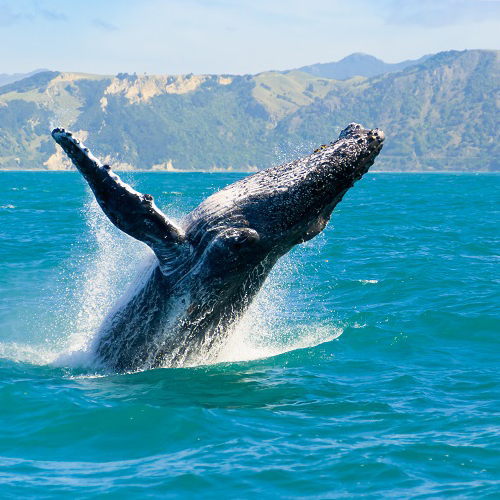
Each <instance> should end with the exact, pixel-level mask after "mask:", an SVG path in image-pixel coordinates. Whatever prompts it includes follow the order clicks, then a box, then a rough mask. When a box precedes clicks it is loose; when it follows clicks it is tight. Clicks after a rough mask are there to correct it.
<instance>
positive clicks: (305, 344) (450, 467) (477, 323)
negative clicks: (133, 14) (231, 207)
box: [0, 172, 500, 499]
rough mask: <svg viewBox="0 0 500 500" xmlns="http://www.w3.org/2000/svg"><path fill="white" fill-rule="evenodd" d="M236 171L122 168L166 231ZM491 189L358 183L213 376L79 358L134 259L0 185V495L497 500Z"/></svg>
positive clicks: (68, 216)
mask: <svg viewBox="0 0 500 500" xmlns="http://www.w3.org/2000/svg"><path fill="white" fill-rule="evenodd" d="M241 176H242V174H231V173H217V174H201V173H193V174H176V173H129V174H123V175H122V177H123V178H124V179H125V180H126V181H127V182H130V183H131V184H132V185H133V186H134V187H135V188H136V189H138V190H140V191H142V192H147V193H152V194H153V195H154V196H155V200H156V203H157V205H158V206H159V207H161V208H162V209H163V210H164V212H165V213H166V214H167V215H168V216H170V217H172V218H173V219H179V218H180V217H182V215H183V214H185V213H187V212H188V211H190V210H191V209H192V208H194V207H195V206H196V205H197V204H198V203H199V202H201V201H202V200H203V199H204V198H205V197H206V196H208V195H209V194H210V193H212V192H214V191H215V190H216V189H219V188H221V187H223V186H225V185H226V184H229V183H231V182H234V181H235V180H237V179H238V178H240V177H241ZM499 194H500V175H493V174H491V175H489V174H452V173H447V174H388V173H368V174H366V175H365V177H364V178H363V179H362V180H361V181H360V182H359V183H357V184H356V185H355V187H354V188H353V189H352V190H351V191H349V193H348V194H347V195H346V197H345V199H344V200H343V201H342V203H341V204H340V205H339V206H338V207H337V209H336V210H335V211H334V214H333V216H332V220H331V222H330V224H329V226H328V227H327V229H326V230H325V231H324V232H323V233H322V234H321V235H320V236H318V237H317V238H315V239H313V240H312V241H310V242H308V243H305V244H303V245H300V246H299V247H297V248H295V249H294V250H293V251H292V252H291V253H290V254H289V255H287V256H286V257H285V258H284V259H282V261H281V262H280V264H279V265H278V267H277V268H276V269H275V270H274V271H273V273H272V275H271V276H270V278H269V280H268V281H267V283H266V285H265V287H264V289H263V290H262V292H261V293H260V294H259V296H258V298H257V300H256V301H255V303H254V304H253V305H252V307H251V309H250V310H249V312H248V313H247V314H246V315H245V317H244V318H243V319H242V321H241V323H240V324H239V325H238V326H237V327H236V328H235V329H234V331H233V332H232V333H231V335H230V338H229V339H228V342H227V344H226V345H225V346H224V348H223V349H222V351H221V353H220V356H219V359H218V360H217V362H215V363H214V364H211V365H204V364H199V365H196V364H195V365H194V366H186V367H182V368H175V369H174V368H170V369H168V368H165V369H156V370H149V371H144V372H139V373H131V374H120V375H118V374H116V375H104V374H102V373H99V372H98V371H96V370H95V368H93V367H92V360H91V359H89V356H88V354H86V352H85V347H86V346H87V345H88V343H89V342H90V341H91V339H92V338H93V336H94V335H95V333H96V330H97V328H98V327H99V324H100V322H101V321H102V319H103V317H104V316H105V314H106V312H107V311H108V309H109V308H110V307H111V306H112V305H113V303H114V301H115V300H117V298H118V297H119V296H120V294H121V293H122V291H123V290H124V288H125V287H126V286H127V283H129V282H130V280H131V279H132V278H133V276H134V273H135V271H136V270H137V268H138V267H139V266H140V263H141V261H142V260H143V259H144V258H147V256H148V252H149V251H148V249H147V248H146V247H145V246H144V245H142V244H141V243H138V242H136V241H134V240H132V239H131V238H129V237H127V236H125V235H123V234H121V233H120V232H119V231H118V230H117V229H115V228H114V227H113V226H112V225H111V224H110V223H109V222H108V220H107V219H106V218H105V217H104V216H103V215H102V214H101V212H100V209H99V208H98V206H97V205H96V203H95V202H94V201H93V197H92V196H91V194H90V191H89V190H88V188H86V186H85V184H84V182H83V180H82V179H81V177H80V176H79V174H78V173H73V172H0V498H2V499H3V498H16V499H17V498H71V499H73V498H120V499H127V498H177V497H182V498H257V497H259V498H277V497H284V498H348V497H349V498H351V497H354V498H363V499H386V498H398V499H400V498H418V499H424V498H482V499H483V498H492V499H493V498H500V307H499V306H500V272H499V270H500V229H499V220H500V195H499Z"/></svg>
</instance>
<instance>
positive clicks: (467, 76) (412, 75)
mask: <svg viewBox="0 0 500 500" xmlns="http://www.w3.org/2000/svg"><path fill="white" fill-rule="evenodd" d="M499 110H500V52H496V51H464V52H456V51H453V52H445V53H440V54H437V55H435V56H433V57H431V58H429V59H427V60H426V61H424V62H423V63H421V64H417V65H414V66H411V67H408V68H406V69H404V70H403V71H401V72H396V73H388V74H384V75H381V76H377V77H373V78H363V77H357V78H353V79H350V80H346V81H337V80H333V79H328V78H321V77H318V76H314V75H310V74H307V73H304V72H301V71H290V72H287V73H285V74H283V73H280V72H267V73H261V74H258V75H254V76H251V75H246V76H231V75H184V76H172V75H171V76H168V75H128V74H118V75H116V76H101V75H87V74H83V73H58V72H42V73H37V74H36V75H34V76H32V77H30V78H26V79H24V80H21V81H18V82H14V83H11V84H9V85H6V86H4V87H0V129H1V134H0V168H3V169H19V168H30V169H61V168H70V164H69V162H68V161H67V159H66V158H65V157H64V155H62V154H61V152H60V151H56V147H55V143H54V142H53V141H52V139H51V138H50V135H49V134H50V130H51V129H52V128H53V127H55V126H63V127H65V128H70V129H71V130H73V131H74V132H75V133H76V135H77V136H79V137H81V138H82V139H83V140H84V141H85V143H86V144H87V145H88V146H89V147H91V148H92V149H93V150H94V151H95V153H96V154H98V155H99V156H100V157H102V158H103V159H104V160H105V161H107V162H109V163H111V164H114V165H115V166H117V167H118V168H122V169H126V168H138V169H154V170H200V169H207V170H214V169H235V170H236V169H237V170H244V169H255V168H262V167H266V166H269V165H272V164H276V163H280V162H282V161H285V160H288V159H291V158H294V157H296V156H298V155H300V154H304V153H307V152H310V151H311V149H313V148H314V147H315V146H317V145H318V144H321V143H325V142H329V141H331V140H333V139H334V138H335V137H336V136H337V134H338V132H339V130H340V129H341V128H343V127H345V125H347V124H348V123H349V122H351V121H357V122H360V123H362V124H363V125H365V126H367V127H375V126H378V127H380V128H382V129H383V130H384V131H385V132H386V135H387V137H388V138H387V141H386V145H385V147H384V151H383V154H382V155H381V157H380V160H379V161H378V162H377V164H376V166H375V167H376V168H378V169H384V170H470V171H480V170H482V171H486V170H490V171H494V170H500V146H499V141H498V138H499V137H500V130H499V128H500V125H499V116H500V115H499Z"/></svg>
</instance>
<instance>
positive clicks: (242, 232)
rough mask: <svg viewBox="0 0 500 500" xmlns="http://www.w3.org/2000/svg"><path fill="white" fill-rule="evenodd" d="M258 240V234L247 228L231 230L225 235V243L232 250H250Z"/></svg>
mask: <svg viewBox="0 0 500 500" xmlns="http://www.w3.org/2000/svg"><path fill="white" fill-rule="evenodd" d="M259 240H260V236H259V233H258V232H257V231H255V230H254V229H250V228H248V227H245V228H237V229H231V230H229V231H228V232H227V233H226V234H225V243H226V245H228V246H229V247H231V248H232V249H233V250H243V249H246V248H252V247H253V246H254V245H255V243H257V242H258V241H259Z"/></svg>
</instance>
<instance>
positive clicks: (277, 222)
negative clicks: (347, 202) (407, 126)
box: [185, 123, 384, 272]
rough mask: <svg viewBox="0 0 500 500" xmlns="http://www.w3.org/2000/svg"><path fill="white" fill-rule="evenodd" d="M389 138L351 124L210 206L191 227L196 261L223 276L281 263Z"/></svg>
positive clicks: (319, 225)
mask: <svg viewBox="0 0 500 500" xmlns="http://www.w3.org/2000/svg"><path fill="white" fill-rule="evenodd" d="M383 141H384V133H383V132H382V131H381V130H378V129H374V130H368V129H364V128H363V127H362V126H361V125H358V124H355V123H351V124H350V125H349V126H348V127H347V128H346V129H344V130H343V131H342V132H341V133H340V136H339V138H338V140H336V141H334V142H332V143H330V144H328V145H324V146H321V147H320V148H318V149H317V150H316V151H315V152H314V153H313V154H311V155H310V156H308V157H305V158H303V159H300V160H297V161H294V162H292V163H288V164H285V165H280V166H278V167H272V168H269V169H266V170H262V171H260V172H258V173H256V174H254V175H252V176H249V177H246V178H244V179H242V180H240V181H238V182H236V183H234V184H232V185H230V186H228V187H227V188H225V189H223V190H221V191H219V192H218V193H215V194H214V195H212V196H210V197H209V198H207V200H205V201H204V202H203V203H202V204H201V205H200V206H199V207H198V208H197V209H196V210H194V211H193V212H192V213H191V214H190V215H189V216H188V217H187V219H186V220H185V228H186V231H187V234H188V235H189V237H190V239H191V241H192V243H193V245H194V247H195V249H197V250H198V252H197V253H198V255H200V254H201V253H202V252H205V251H207V254H208V255H209V256H212V259H211V260H212V262H213V261H216V262H219V264H218V266H219V268H220V269H221V272H228V269H229V268H231V269H243V268H244V267H245V266H253V265H255V263H258V262H259V261H262V260H263V259H264V258H266V257H267V256H270V257H271V260H272V261H275V260H276V259H277V258H279V257H280V256H282V255H284V254H285V253H286V252H288V251H289V250H290V249H291V248H292V247H293V246H294V245H297V244H299V243H302V242H304V241H307V240H310V239H311V238H313V237H314V236H316V235H317V234H319V233H320V232H321V231H322V230H323V229H324V228H325V226H326V224H327V223H328V221H329V219H330V216H331V214H332V211H333V209H334V208H335V206H336V205H337V204H338V203H339V202H340V201H341V199H342V197H343V196H344V194H345V193H346V192H347V190H348V189H349V188H350V187H352V186H353V184H354V182H356V181H357V180H359V179H360V178H361V177H362V176H363V174H365V173H366V172H367V170H368V169H369V167H370V166H371V165H372V164H373V162H374V160H375V158H376V156H377V155H378V154H379V152H380V150H381V148H382V143H383Z"/></svg>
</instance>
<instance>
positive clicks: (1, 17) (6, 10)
mask: <svg viewBox="0 0 500 500" xmlns="http://www.w3.org/2000/svg"><path fill="white" fill-rule="evenodd" d="M31 19H32V16H30V15H28V14H18V13H15V12H12V10H11V8H10V7H8V6H7V5H5V4H3V3H2V4H0V26H2V27H4V28H6V27H9V26H13V25H14V24H18V23H20V22H23V21H26V20H31Z"/></svg>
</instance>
